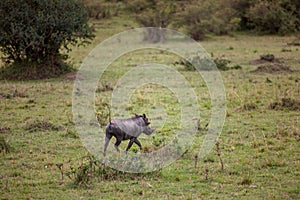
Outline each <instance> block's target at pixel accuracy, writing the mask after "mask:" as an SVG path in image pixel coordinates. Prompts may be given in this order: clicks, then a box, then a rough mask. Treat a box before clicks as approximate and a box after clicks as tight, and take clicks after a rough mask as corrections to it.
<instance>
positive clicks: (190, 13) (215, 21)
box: [176, 0, 241, 40]
mask: <svg viewBox="0 0 300 200" xmlns="http://www.w3.org/2000/svg"><path fill="white" fill-rule="evenodd" d="M235 13H236V12H235V10H234V9H232V8H231V7H230V5H229V4H227V3H226V2H223V1H209V0H205V1H201V2H199V1H191V3H190V4H188V5H186V6H185V7H184V9H183V11H180V12H178V13H177V20H176V23H177V26H180V27H183V28H184V29H185V30H186V31H187V34H189V35H190V36H191V37H192V38H193V39H195V40H202V39H204V38H205V35H206V34H207V33H213V34H216V35H224V34H228V33H229V32H231V31H235V30H237V29H238V28H239V24H240V21H241V19H240V18H238V17H237V16H236V14H235Z"/></svg>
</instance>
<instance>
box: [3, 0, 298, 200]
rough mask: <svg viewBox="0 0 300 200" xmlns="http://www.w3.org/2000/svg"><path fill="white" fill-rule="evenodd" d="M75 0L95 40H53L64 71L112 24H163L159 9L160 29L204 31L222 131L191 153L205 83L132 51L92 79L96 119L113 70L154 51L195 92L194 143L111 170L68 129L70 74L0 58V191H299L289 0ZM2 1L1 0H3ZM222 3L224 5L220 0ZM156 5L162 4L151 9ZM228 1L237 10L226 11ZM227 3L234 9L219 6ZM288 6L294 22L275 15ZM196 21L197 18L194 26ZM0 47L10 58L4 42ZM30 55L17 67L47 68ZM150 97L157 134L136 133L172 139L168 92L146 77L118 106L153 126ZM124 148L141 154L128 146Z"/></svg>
mask: <svg viewBox="0 0 300 200" xmlns="http://www.w3.org/2000/svg"><path fill="white" fill-rule="evenodd" d="M3 2H4V1H3ZM10 2H11V1H10ZM82 2H83V3H84V4H85V5H86V6H87V8H88V10H87V14H88V15H89V18H90V21H89V24H90V25H91V27H92V29H93V33H92V34H93V35H95V38H94V40H92V41H91V44H89V45H86V46H84V47H83V46H73V47H72V51H67V50H66V49H60V52H61V54H60V55H62V54H66V55H67V57H66V59H64V60H63V62H64V64H68V65H70V66H72V70H76V69H79V67H80V64H81V63H82V61H83V59H84V58H85V57H86V56H87V55H88V53H89V52H90V51H91V50H92V49H93V48H94V47H95V46H96V45H98V44H99V43H100V42H101V41H103V40H105V39H107V38H109V37H110V36H112V35H114V34H116V33H119V32H121V31H124V30H128V29H131V28H134V27H141V26H145V24H143V23H144V22H143V20H147V19H148V20H150V19H151V20H154V19H157V20H154V21H155V23H154V22H153V26H161V27H162V26H163V25H162V24H156V23H157V21H160V22H161V20H160V19H162V17H163V19H167V20H166V21H167V22H166V25H165V26H166V27H168V28H176V29H177V30H180V31H183V32H185V33H186V34H189V35H190V36H192V37H194V38H195V39H197V40H201V41H200V44H201V45H202V46H203V47H204V48H205V49H206V50H207V52H208V53H209V54H210V55H211V57H212V59H214V61H215V63H216V65H217V66H218V67H219V69H221V74H222V77H223V81H224V85H225V89H226V104H227V117H226V121H225V124H224V128H223V131H222V134H221V135H220V138H219V141H218V143H217V144H216V146H215V148H214V149H213V150H212V151H211V153H210V154H209V155H208V156H207V157H206V158H204V160H200V159H198V157H197V155H198V152H199V150H200V147H201V142H202V141H203V139H204V137H205V133H206V132H205V131H206V129H207V128H206V126H207V125H208V123H209V119H210V111H211V103H210V96H209V92H208V89H207V87H206V84H205V82H204V81H203V79H202V78H201V77H200V76H199V74H198V73H197V72H196V71H194V70H193V68H192V66H190V65H189V63H186V62H185V61H183V60H181V59H180V58H178V57H177V56H176V55H173V54H171V53H168V52H161V51H157V50H149V49H148V50H141V51H137V52H130V53H128V54H125V55H123V56H122V57H120V58H118V59H117V60H116V61H115V62H113V63H112V64H111V65H110V66H109V67H108V68H107V70H106V72H105V73H104V75H103V77H102V78H101V80H100V81H99V84H98V88H97V90H96V95H95V109H96V110H95V117H97V118H98V121H99V124H100V125H102V126H104V125H106V124H107V122H108V121H109V102H110V98H111V94H112V91H113V88H114V86H115V84H116V83H117V81H118V79H119V78H120V77H122V75H123V74H125V73H126V72H127V71H129V70H130V69H133V68H134V67H136V66H137V65H138V64H141V63H147V62H154V61H155V62H157V63H161V64H167V65H168V66H172V67H173V68H174V69H177V70H178V72H180V73H181V74H182V75H183V76H184V77H185V78H186V79H187V80H188V81H189V82H190V84H191V87H192V88H193V89H194V90H195V92H196V94H197V96H198V103H199V109H200V111H201V116H200V117H201V120H200V121H199V123H198V125H197V127H198V132H197V134H196V137H195V141H194V145H193V146H192V147H191V148H190V149H189V150H188V151H187V152H185V153H184V154H183V156H182V157H181V158H180V159H179V160H177V161H175V162H174V163H172V164H171V165H170V166H168V167H166V168H163V169H161V170H158V171H156V172H152V173H146V174H129V173H124V172H120V171H116V170H114V169H111V168H108V167H106V166H104V165H103V164H102V163H101V161H99V160H97V159H96V158H95V157H94V156H93V155H92V154H90V153H89V152H87V150H86V149H85V148H84V147H83V146H82V143H81V140H80V138H79V136H78V134H77V132H76V130H75V127H74V123H73V120H72V92H73V91H72V89H73V83H74V78H75V72H70V71H69V70H66V71H64V72H62V73H59V74H61V75H60V76H58V74H56V75H55V76H56V77H53V76H52V75H49V77H51V78H46V77H47V76H43V77H36V76H32V74H30V70H28V71H27V72H28V73H29V74H28V76H27V77H29V78H24V76H23V74H22V70H18V69H22V67H16V68H14V70H6V69H8V68H9V67H11V66H20V63H18V62H14V61H13V60H12V62H10V63H7V62H5V59H4V60H3V62H2V63H1V70H2V71H1V80H0V109H1V121H0V169H1V170H0V194H1V195H0V198H1V199H131V198H134V199H232V198H236V199H297V198H298V197H299V195H300V181H299V180H300V170H299V169H300V159H299V158H300V157H299V155H300V149H299V142H300V125H299V124H300V123H299V111H300V89H299V88H300V79H299V77H300V72H299V70H300V58H299V55H300V54H299V51H300V50H299V49H300V40H299V35H298V31H299V10H300V9H297V8H299V3H297V1H288V0H280V1H235V0H223V1H204V2H205V3H203V4H201V5H198V3H197V1H196V2H194V3H190V2H191V1H165V3H161V2H160V1H147V0H145V1H141V0H137V1H130V4H129V3H126V2H125V1H92V0H82ZM137 2H140V4H138V3H137ZM209 2H210V3H209ZM135 3H137V5H139V6H136V5H135ZM0 4H1V6H3V5H4V4H2V1H1V3H0ZM160 4H163V5H160ZM133 5H134V6H133ZM179 5H182V6H179ZM196 5H198V6H196ZM220 5H225V6H226V8H227V7H228V9H221V8H222V6H220ZM234 5H235V6H234ZM237 5H239V6H240V7H236V6H237ZM204 6H206V7H204ZM157 7H159V8H161V9H163V11H161V12H158V13H156V12H157V9H155V8H157ZM212 7H219V8H220V10H218V9H217V10H215V9H214V12H207V13H208V14H209V15H212V16H209V17H207V16H206V15H205V16H195V17H194V18H190V17H191V16H188V13H190V14H191V15H193V14H195V15H197V9H200V10H201V9H202V10H203V9H204V10H206V9H208V8H212ZM137 8H139V9H138V10H135V9H137ZM270 8H272V9H270ZM189 9H190V10H189ZM234 9H236V11H239V12H232V11H233V10H234ZM178 10H179V11H180V10H181V12H179V11H178ZM225 10H226V12H227V11H228V12H229V13H231V12H232V13H233V15H232V14H228V15H227V14H226V13H225V14H224V13H220V12H221V11H222V12H225ZM268 12H269V13H268ZM273 12H278V13H280V14H282V15H279V14H278V13H275V14H274V13H273ZM201 13H202V12H201ZM255 13H263V14H262V15H261V14H260V15H258V14H255ZM1 14H2V13H1ZM287 15H288V18H289V19H291V20H288V21H287V22H282V21H277V20H280V19H281V17H282V19H285V17H287ZM146 16H147V17H146ZM153 16H155V17H153ZM218 16H219V18H218ZM220 16H225V17H222V18H220ZM272 16H277V17H272ZM278 16H279V17H278ZM196 17H199V19H198V18H196ZM259 17H260V18H261V19H258V18H259ZM187 18H190V19H195V21H194V22H193V20H190V21H189V23H184V24H183V25H182V23H183V22H182V20H183V19H186V20H188V19H187ZM210 20H215V21H214V23H211V22H209V21H210ZM222 20H224V22H222ZM228 20H229V21H228ZM270 20H271V22H270ZM272 20H275V21H272ZM2 21H3V18H2ZM217 22H218V23H220V24H219V25H218V26H217V25H216V23H217ZM226 22H227V23H226ZM228 22H230V23H228ZM263 22H264V23H263ZM151 23H152V22H151ZM222 23H226V25H222ZM284 23H293V26H290V25H287V27H285V28H284V26H285V24H284ZM272 24H273V25H272ZM278 24H281V25H282V26H278ZM267 25H270V27H271V28H267V27H268V26H267ZM193 26H194V28H193ZM275 26H277V28H276V27H275ZM195 27H196V28H195ZM198 27H201V28H199V29H198V30H199V32H197V31H196V30H197V28H198ZM218 28H219V29H223V28H224V29H226V30H222V31H220V30H217V29H218ZM192 31H196V33H194V32H192ZM1 36H3V35H1ZM0 44H1V43H0ZM2 56H4V58H7V57H6V56H7V54H5V52H2ZM25 58H27V57H26V56H25ZM32 61H33V60H30V59H29V60H26V61H25V63H24V65H26V66H27V67H30V66H31V64H33V65H32V66H39V67H45V66H46V68H47V66H48V64H46V65H45V64H44V63H43V64H42V65H35V64H36V63H38V64H40V63H39V62H36V61H35V62H34V63H33V62H32ZM4 69H5V70H4ZM3 70H4V71H3ZM4 72H5V73H4ZM10 73H13V74H10ZM16 73H17V74H18V75H17V76H15V75H16ZM47 73H50V74H52V73H51V72H49V71H48V72H47ZM47 73H46V75H47ZM19 77H22V79H21V80H20V78H19ZM25 77H26V76H25ZM40 78H43V79H40ZM33 79H34V80H33ZM157 106H161V107H163V108H164V109H165V111H166V113H167V114H168V120H167V121H166V123H165V125H164V127H160V128H159V129H158V130H157V131H156V133H155V134H153V135H151V136H145V137H141V139H140V141H141V143H142V145H143V147H144V148H143V150H142V152H150V151H155V150H157V149H159V148H161V147H163V146H164V145H166V144H168V142H169V141H170V140H172V136H173V133H174V130H176V129H178V128H179V127H178V116H179V114H180V111H179V109H178V102H177V100H176V97H175V96H174V94H173V93H172V92H170V91H169V90H168V89H166V88H164V87H160V86H158V85H145V86H143V87H141V88H139V89H138V90H136V91H135V92H134V94H133V95H132V97H131V99H130V101H129V102H128V104H127V105H126V106H125V108H124V109H126V110H127V111H128V112H129V113H131V114H132V116H133V115H134V113H146V114H147V116H148V117H149V119H150V121H151V126H153V127H155V122H157V121H159V119H161V117H162V116H159V114H158V113H151V110H152V108H153V107H157ZM112 117H114V116H112ZM126 117H131V116H126ZM123 143H124V144H123ZM123 143H122V144H121V145H120V148H121V149H122V150H123V151H124V150H125V148H126V146H127V143H126V142H123ZM110 145H112V144H110ZM99 148H101V149H102V148H103V144H99ZM131 151H133V152H137V153H139V152H140V150H139V149H138V147H137V146H136V145H134V146H133V147H132V148H131Z"/></svg>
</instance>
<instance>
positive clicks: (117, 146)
mask: <svg viewBox="0 0 300 200" xmlns="http://www.w3.org/2000/svg"><path fill="white" fill-rule="evenodd" d="M121 142H122V140H121V139H119V138H117V141H116V143H115V148H116V149H117V151H118V152H120V149H119V145H120V144H121Z"/></svg>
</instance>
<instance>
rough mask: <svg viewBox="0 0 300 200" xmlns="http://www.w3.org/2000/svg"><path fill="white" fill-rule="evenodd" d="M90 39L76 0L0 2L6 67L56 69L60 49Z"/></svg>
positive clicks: (0, 37)
mask: <svg viewBox="0 0 300 200" xmlns="http://www.w3.org/2000/svg"><path fill="white" fill-rule="evenodd" d="M92 38H93V34H92V32H91V28H90V27H89V25H88V14H87V11H86V9H85V7H84V6H83V4H81V3H79V2H77V1H76V0H64V1H59V0H48V1H46V0H1V1H0V50H1V51H2V52H3V55H4V56H3V60H4V61H5V62H6V63H22V64H23V63H27V64H28V63H35V64H36V63H38V64H41V65H40V66H41V67H49V66H51V65H58V66H60V63H61V61H62V60H65V59H66V57H65V56H62V55H61V53H60V49H61V48H64V49H66V50H67V51H70V50H71V46H70V45H76V44H85V43H86V42H88V41H89V40H91V39H92ZM45 63H47V64H45ZM49 63H50V64H49ZM30 66H31V65H30V64H28V65H27V67H30ZM34 66H36V65H34Z"/></svg>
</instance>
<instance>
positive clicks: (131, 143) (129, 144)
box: [126, 138, 136, 153]
mask: <svg viewBox="0 0 300 200" xmlns="http://www.w3.org/2000/svg"><path fill="white" fill-rule="evenodd" d="M135 140H136V138H131V139H130V141H129V143H128V146H127V148H126V153H127V152H128V150H129V149H130V148H131V146H132V145H133V142H135Z"/></svg>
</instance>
